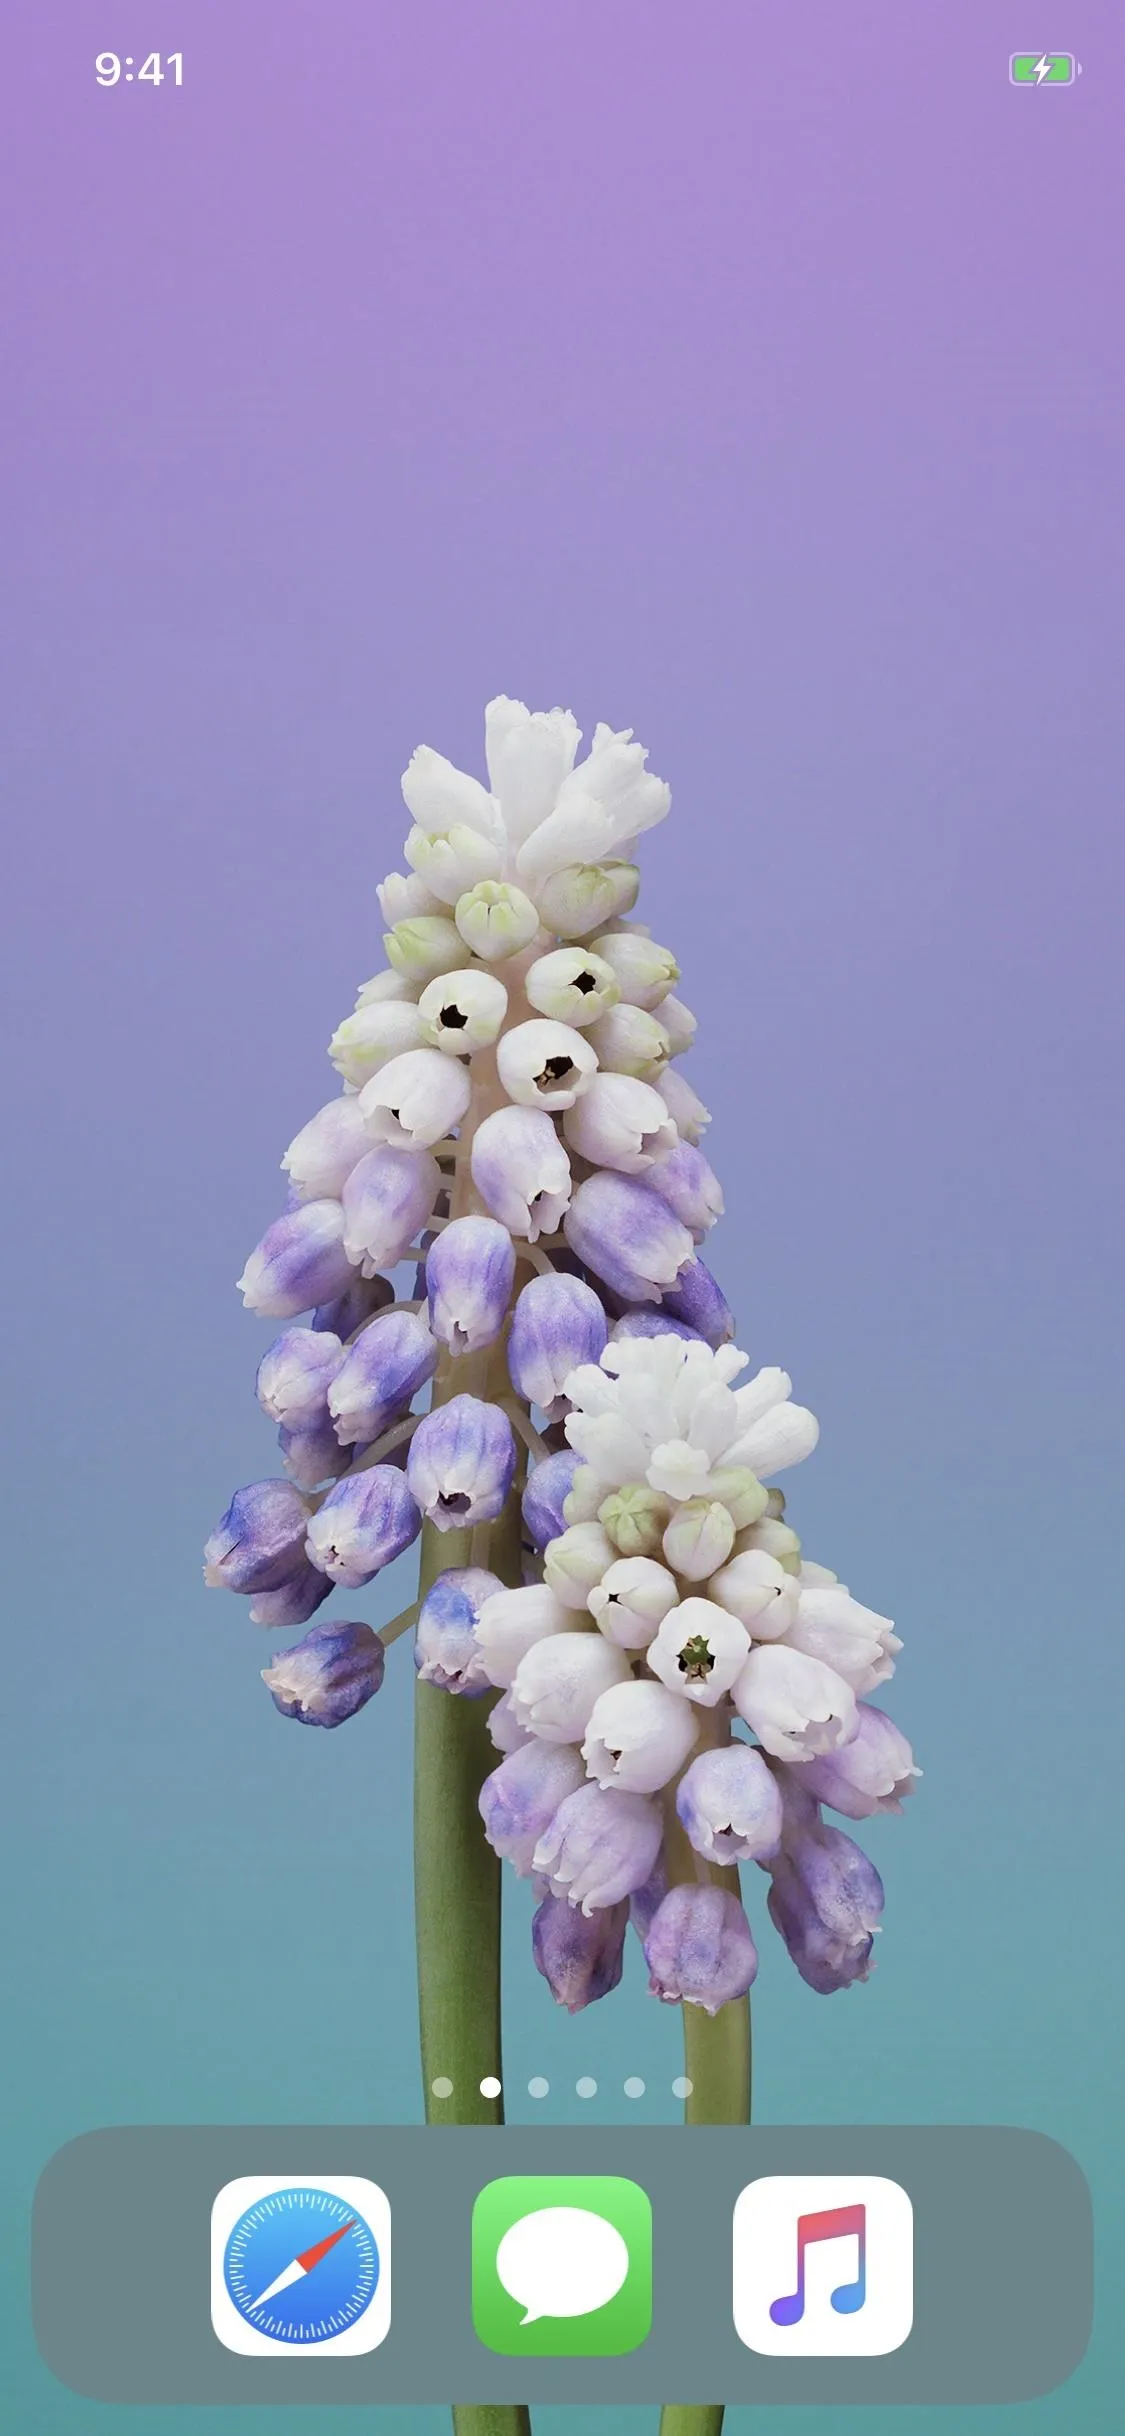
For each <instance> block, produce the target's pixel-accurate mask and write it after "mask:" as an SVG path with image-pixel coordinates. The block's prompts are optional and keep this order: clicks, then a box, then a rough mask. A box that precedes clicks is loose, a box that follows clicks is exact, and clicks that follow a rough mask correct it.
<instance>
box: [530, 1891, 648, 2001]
mask: <svg viewBox="0 0 1125 2436" xmlns="http://www.w3.org/2000/svg"><path fill="white" fill-rule="evenodd" d="M628 1925H629V1906H628V1904H627V1903H615V1904H613V1905H612V1906H611V1907H610V1908H609V1909H608V1910H606V1911H600V1912H592V1913H591V1915H590V1917H589V1919H587V1918H586V1917H585V1915H584V1914H583V1913H582V1912H580V1911H576V1910H575V1907H574V1905H573V1903H567V1902H566V1901H564V1899H563V1897H562V1896H561V1895H544V1897H543V1900H542V1902H541V1904H540V1905H539V1908H538V1910H537V1912H536V1914H535V1917H534V1919H533V1920H532V1923H531V1951H532V1955H533V1957H534V1961H535V1968H536V1970H537V1971H539V1972H541V1974H542V1976H543V1978H544V1979H545V1980H546V1982H547V1985H548V1987H549V1989H550V1991H551V1994H552V1996H553V1997H554V2000H555V2003H556V2004H557V2005H565V2006H566V2009H567V2012H568V2013H581V2012H582V2010H583V2008H584V2006H586V2005H592V2004H596V2002H597V2000H598V1998H599V1996H608V1995H610V1993H611V1991H612V1990H613V1989H614V1988H616V1987H617V1986H618V1984H619V1982H620V1979H621V1970H622V1963H623V1959H624V1954H625V1931H626V1929H627V1927H628Z"/></svg>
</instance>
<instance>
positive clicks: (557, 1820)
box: [531, 1753, 664, 1919]
mask: <svg viewBox="0 0 1125 2436" xmlns="http://www.w3.org/2000/svg"><path fill="white" fill-rule="evenodd" d="M574 1758H575V1762H576V1765H577V1766H578V1767H581V1765H582V1762H581V1760H580V1759H578V1755H577V1753H575V1754H574ZM663 1834H664V1823H663V1820H662V1818H661V1815H660V1810H659V1807H658V1805H657V1804H656V1803H655V1802H651V1801H649V1800H648V1799H647V1798H646V1796H645V1795H644V1794H643V1793H610V1792H603V1790H602V1787H601V1786H600V1785H579V1786H578V1787H577V1789H576V1790H575V1791H574V1792H572V1793H568V1794H567V1796H566V1798H565V1800H564V1801H562V1802H561V1803H560V1804H559V1807H558V1809H557V1810H556V1811H555V1814H554V1817H553V1818H552V1819H551V1821H550V1822H549V1824H548V1825H547V1826H546V1827H544V1828H543V1829H542V1830H541V1832H540V1836H539V1841H538V1843H537V1844H536V1846H535V1850H534V1853H533V1855H532V1861H531V1866H532V1868H533V1869H534V1870H535V1871H536V1872H537V1873H538V1874H539V1875H540V1876H543V1877H545V1878H546V1879H547V1880H548V1883H549V1885H550V1889H551V1893H552V1894H553V1895H561V1896H564V1897H565V1899H566V1901H567V1902H568V1903H575V1904H580V1905H581V1907H582V1911H583V1913H584V1915H585V1917H586V1918H587V1919H589V1917H590V1914H591V1912H596V1911H607V1910H609V1908H610V1907H611V1906H612V1905H613V1904H615V1903H621V1902H623V1901H624V1899H625V1897H626V1895H631V1894H633V1893H634V1892H635V1891H636V1889H637V1888H638V1887H641V1886H643V1885H644V1884H645V1882H646V1880H647V1879H648V1878H649V1877H650V1876H651V1874H652V1871H653V1869H654V1867H655V1865H656V1859H657V1855H658V1853H659V1851H660V1846H661V1842H662V1840H663Z"/></svg>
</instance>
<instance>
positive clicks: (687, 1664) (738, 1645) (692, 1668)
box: [648, 1534, 750, 1709]
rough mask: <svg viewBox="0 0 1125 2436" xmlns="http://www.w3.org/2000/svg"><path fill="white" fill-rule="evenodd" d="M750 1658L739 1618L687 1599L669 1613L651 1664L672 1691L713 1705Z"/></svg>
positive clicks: (709, 1603)
mask: <svg viewBox="0 0 1125 2436" xmlns="http://www.w3.org/2000/svg"><path fill="white" fill-rule="evenodd" d="M665 1536H666V1537H667V1534H665ZM749 1656H750V1639H749V1635H748V1634H747V1632H746V1631H745V1629H744V1627H743V1626H742V1625H741V1624H740V1623H739V1621H738V1618H737V1616H732V1615H728V1613H727V1610H726V1608H725V1607H716V1605H715V1602H714V1600H713V1599H683V1600H681V1602H680V1605H679V1606H678V1607H673V1608H670V1609H669V1612H668V1614H667V1615H666V1616H665V1618H664V1621H663V1623H662V1625H661V1627H660V1630H659V1632H658V1633H657V1635H656V1639H655V1640H654V1641H653V1643H652V1645H651V1647H650V1649H649V1651H648V1663H649V1665H650V1666H651V1668H652V1671H653V1674H654V1675H657V1676H659V1678H660V1681H661V1683H665V1684H667V1686H668V1689H669V1691H670V1692H677V1693H679V1694H680V1696H681V1698H683V1699H684V1700H690V1701H695V1702H697V1703H698V1704H699V1706H700V1707H701V1708H705V1709H713V1708H715V1707H716V1706H717V1705H718V1702H719V1701H720V1700H725V1698H726V1695H727V1693H728V1692H729V1691H730V1689H731V1686H732V1684H734V1683H736V1682H737V1681H738V1679H739V1677H740V1675H741V1674H742V1671H743V1669H744V1668H745V1666H746V1664H747V1660H748V1658H749Z"/></svg>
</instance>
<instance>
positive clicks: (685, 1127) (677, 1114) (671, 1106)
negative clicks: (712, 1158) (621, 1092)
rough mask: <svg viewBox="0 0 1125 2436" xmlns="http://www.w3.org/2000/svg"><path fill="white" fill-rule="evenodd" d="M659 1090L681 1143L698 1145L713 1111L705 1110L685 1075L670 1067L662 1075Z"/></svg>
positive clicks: (658, 1085)
mask: <svg viewBox="0 0 1125 2436" xmlns="http://www.w3.org/2000/svg"><path fill="white" fill-rule="evenodd" d="M657 1090H658V1091H659V1093H660V1097H661V1099H662V1100H663V1102H664V1105H665V1107H666V1108H667V1110H668V1114H669V1116H670V1117H671V1118H672V1121H673V1123H674V1125H675V1127H676V1131H677V1133H678V1134H679V1137H680V1140H681V1142H692V1143H698V1142H699V1141H700V1140H701V1139H702V1136H703V1135H704V1134H705V1133H706V1131H707V1128H708V1126H709V1124H710V1122H711V1111H710V1109H709V1108H705V1107H704V1105H703V1102H702V1100H701V1099H700V1097H699V1093H698V1092H697V1091H693V1090H692V1087H691V1084H690V1083H689V1082H688V1080H687V1078H686V1076H685V1075H683V1074H676V1073H674V1072H673V1070H672V1068H671V1067H668V1068H667V1069H666V1070H665V1072H664V1073H663V1074H662V1075H661V1077H660V1081H659V1083H658V1084H657Z"/></svg>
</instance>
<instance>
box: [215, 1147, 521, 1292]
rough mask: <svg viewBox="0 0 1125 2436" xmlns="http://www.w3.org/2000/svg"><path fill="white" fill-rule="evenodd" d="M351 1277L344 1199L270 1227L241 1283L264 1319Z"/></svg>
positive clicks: (309, 1204)
mask: <svg viewBox="0 0 1125 2436" xmlns="http://www.w3.org/2000/svg"><path fill="white" fill-rule="evenodd" d="M564 1155H565V1154H564ZM363 1164H364V1162H363V1161H362V1160H361V1161H360V1166H361V1167H362V1165H363ZM352 1173H353V1174H354V1173H355V1170H354V1169H353V1171H352ZM349 1181H350V1179H349ZM345 1189H346V1188H345ZM350 1276H351V1263H350V1261H349V1259H348V1255H347V1252H346V1251H345V1249H344V1218H343V1212H342V1210H341V1208H340V1204H339V1202H338V1201H304V1202H302V1203H301V1206H300V1208H299V1209H295V1210H286V1213H285V1216H284V1217H283V1218H276V1219H275V1220H274V1223H273V1225H272V1226H271V1227H267V1228H266V1231H265V1234H264V1235H263V1237H262V1240H261V1242H260V1243H259V1244H256V1245H255V1247H254V1250H253V1251H252V1252H251V1254H250V1258H249V1260H248V1261H247V1263H246V1266H245V1268H244V1270H243V1272H242V1275H241V1277H240V1278H239V1280H238V1287H239V1292H240V1293H241V1295H242V1299H243V1302H244V1303H245V1305H246V1308H247V1310H248V1311H257V1312H259V1313H260V1314H261V1316H262V1318H263V1319H292V1318H294V1317H295V1315H296V1313H297V1312H298V1311H311V1309H312V1307H313V1304H314V1303H324V1302H327V1301H328V1300H329V1298H330V1297H331V1296H332V1295H334V1294H342V1293H343V1291H344V1288H345V1286H346V1285H347V1283H348V1281H349V1278H350Z"/></svg>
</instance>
